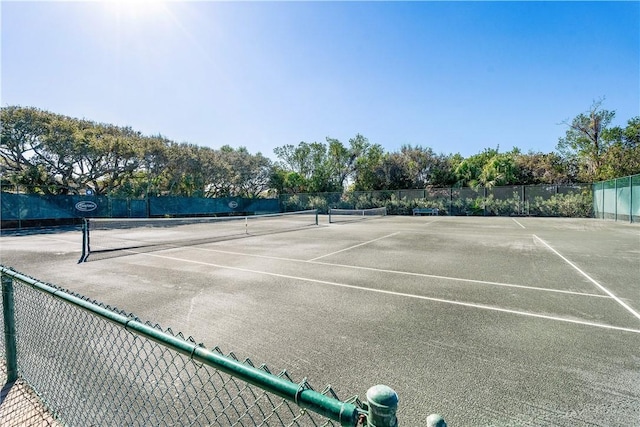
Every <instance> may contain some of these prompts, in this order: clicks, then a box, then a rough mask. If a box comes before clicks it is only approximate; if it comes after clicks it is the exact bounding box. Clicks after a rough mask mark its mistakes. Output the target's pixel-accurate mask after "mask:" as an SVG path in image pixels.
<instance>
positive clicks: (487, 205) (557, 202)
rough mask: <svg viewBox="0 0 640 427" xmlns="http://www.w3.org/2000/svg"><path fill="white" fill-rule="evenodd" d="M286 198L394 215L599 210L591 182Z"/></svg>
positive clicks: (295, 203) (295, 205)
mask: <svg viewBox="0 0 640 427" xmlns="http://www.w3.org/2000/svg"><path fill="white" fill-rule="evenodd" d="M280 202H281V205H282V209H283V210H284V211H296V210H305V209H318V211H319V212H320V213H327V212H328V210H329V209H369V208H378V207H386V208H387V213H388V214H389V215H412V213H413V209H416V208H418V209H421V208H433V209H438V212H439V213H440V215H473V216H549V217H581V218H590V217H592V216H593V201H592V191H591V184H572V185H555V184H550V185H513V186H507V187H491V188H489V187H477V188H469V187H462V188H426V189H417V190H384V191H365V192H358V191H354V192H346V193H313V194H311V193H309V194H285V195H281V196H280Z"/></svg>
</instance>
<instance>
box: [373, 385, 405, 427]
mask: <svg viewBox="0 0 640 427" xmlns="http://www.w3.org/2000/svg"><path fill="white" fill-rule="evenodd" d="M397 410H398V395H397V394H396V392H395V391H394V390H393V389H392V388H391V387H388V386H386V385H375V386H373V387H371V388H370V389H369V390H367V412H368V414H367V427H396V426H397V425H398V419H397V418H396V411H397Z"/></svg>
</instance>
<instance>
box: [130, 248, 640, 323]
mask: <svg viewBox="0 0 640 427" xmlns="http://www.w3.org/2000/svg"><path fill="white" fill-rule="evenodd" d="M140 255H145V256H151V257H156V258H163V259H170V260H173V261H180V262H188V263H192V264H200V265H207V266H210V267H218V268H224V269H228V270H235V271H242V272H245V273H254V274H263V275H266V276H273V277H280V278H284V279H293V280H299V281H303V282H312V283H320V284H323V285H329V286H336V287H340V288H348V289H356V290H360V291H366V292H374V293H379V294H385V295H394V296H400V297H407V298H415V299H421V300H425V301H433V302H440V303H443V304H452V305H459V306H462V307H472V308H477V309H481V310H489V311H497V312H500V313H509V314H516V315H519V316H527V317H534V318H538V319H547V320H553V321H558V322H565V323H573V324H577V325H584V326H592V327H596V328H604V329H611V330H616V331H624V332H632V333H634V334H640V329H631V328H623V327H620V326H612V325H606V324H603V323H594V322H587V321H583V320H575V319H565V318H562V317H555V316H548V315H544V314H536V313H527V312H526V311H517V310H509V309H505V308H500V307H492V306H488V305H482V304H472V303H467V302H460V301H452V300H446V299H442V298H432V297H425V296H422V295H413V294H407V293H403V292H394V291H386V290H382V289H372V288H365V287H363V286H355V285H347V284H345V283H337V282H329V281H326V280H317V279H309V278H306V277H296V276H290V275H287V274H278V273H269V272H265V271H259V270H251V269H247V268H240V267H229V266H225V265H219V264H213V263H209V262H203V261H193V260H189V259H183V258H176V257H170V256H166V255H158V254H150V253H140Z"/></svg>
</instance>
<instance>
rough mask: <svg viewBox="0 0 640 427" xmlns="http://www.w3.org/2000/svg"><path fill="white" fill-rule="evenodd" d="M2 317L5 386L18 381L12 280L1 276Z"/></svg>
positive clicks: (6, 275)
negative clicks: (5, 364) (5, 362)
mask: <svg viewBox="0 0 640 427" xmlns="http://www.w3.org/2000/svg"><path fill="white" fill-rule="evenodd" d="M2 316H3V320H4V344H5V359H6V361H7V384H11V383H13V382H15V381H16V380H17V379H18V355H17V351H16V349H17V347H16V322H15V302H14V298H13V278H12V277H11V276H9V275H8V274H2Z"/></svg>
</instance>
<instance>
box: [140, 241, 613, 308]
mask: <svg viewBox="0 0 640 427" xmlns="http://www.w3.org/2000/svg"><path fill="white" fill-rule="evenodd" d="M188 249H193V250H198V251H206V252H216V253H222V254H227V255H238V256H246V257H254V258H265V259H272V260H276V261H287V262H297V263H307V264H317V265H326V266H327V267H340V268H345V269H351V270H364V271H371V272H374V273H388V274H397V275H401V276H413V277H424V278H428V279H439V280H449V281H453V282H465V283H478V284H481V285H491V286H503V287H508V288H518V289H527V290H531V291H542V292H555V293H559V294H569V295H579V296H586V297H593V298H611V297H609V296H607V295H602V294H592V293H587V292H577V291H566V290H563V289H549V288H541V287H538V286H526V285H515V284H513V283H501V282H491V281H487V280H478V279H465V278H462V277H449V276H438V275H435V274H426V273H413V272H411V271H399V270H387V269H383V268H373V267H363V266H358V265H348V264H337V263H333V262H323V261H305V260H301V259H295V258H283V257H276V256H271V255H255V254H247V253H243V252H234V251H225V250H221V249H210V248H200V247H195V246H194V247H189V248H188ZM135 253H138V252H135Z"/></svg>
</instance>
